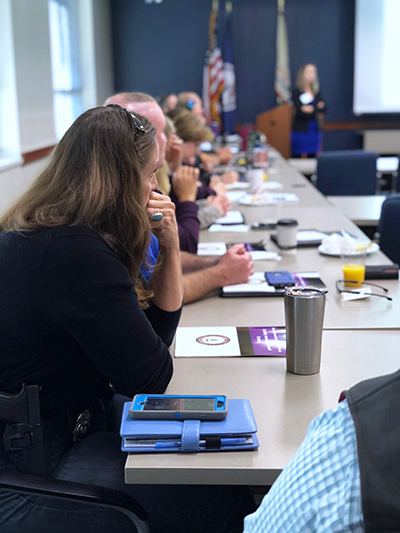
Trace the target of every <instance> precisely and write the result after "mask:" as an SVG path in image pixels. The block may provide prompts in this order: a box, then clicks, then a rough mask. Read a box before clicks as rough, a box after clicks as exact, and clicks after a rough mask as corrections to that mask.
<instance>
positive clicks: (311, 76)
mask: <svg viewBox="0 0 400 533" xmlns="http://www.w3.org/2000/svg"><path fill="white" fill-rule="evenodd" d="M292 100H293V105H294V110H295V115H294V119H293V125H292V156H293V157H313V156H315V155H316V154H318V153H319V152H321V150H322V132H321V122H322V115H321V113H325V112H326V106H325V102H324V101H323V99H322V96H321V93H320V92H319V81H318V74H317V67H316V66H315V65H313V64H312V63H307V64H305V65H303V66H302V67H300V69H299V72H298V74H297V87H296V88H295V89H294V90H293V92H292Z"/></svg>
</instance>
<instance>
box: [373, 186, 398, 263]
mask: <svg viewBox="0 0 400 533" xmlns="http://www.w3.org/2000/svg"><path fill="white" fill-rule="evenodd" d="M378 233H379V245H380V247H381V250H382V252H383V253H384V254H386V255H387V256H388V257H389V259H391V260H392V261H393V262H394V263H399V264H400V194H394V195H393V196H389V197H388V198H386V200H385V201H384V202H383V204H382V209H381V218H380V220H379V225H378Z"/></svg>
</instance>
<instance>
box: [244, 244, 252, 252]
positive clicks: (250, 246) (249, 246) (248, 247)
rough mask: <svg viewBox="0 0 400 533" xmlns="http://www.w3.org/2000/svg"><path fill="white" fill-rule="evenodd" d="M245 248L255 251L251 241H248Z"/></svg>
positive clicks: (248, 250) (247, 250)
mask: <svg viewBox="0 0 400 533" xmlns="http://www.w3.org/2000/svg"><path fill="white" fill-rule="evenodd" d="M244 249H245V250H246V252H253V251H254V246H253V244H251V242H247V243H245V245H244Z"/></svg>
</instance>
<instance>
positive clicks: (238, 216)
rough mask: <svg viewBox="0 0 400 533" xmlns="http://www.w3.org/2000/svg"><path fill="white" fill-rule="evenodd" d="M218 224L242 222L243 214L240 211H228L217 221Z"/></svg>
mask: <svg viewBox="0 0 400 533" xmlns="http://www.w3.org/2000/svg"><path fill="white" fill-rule="evenodd" d="M215 223H216V224H242V223H243V215H242V213H241V212H240V211H228V212H227V214H226V215H225V216H224V217H220V218H218V219H217V220H216V221H215Z"/></svg>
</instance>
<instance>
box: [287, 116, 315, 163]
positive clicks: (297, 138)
mask: <svg viewBox="0 0 400 533" xmlns="http://www.w3.org/2000/svg"><path fill="white" fill-rule="evenodd" d="M321 149H322V133H321V132H320V131H319V128H318V123H317V121H316V120H310V121H309V123H308V130H307V131H292V156H293V157H300V156H301V155H303V154H307V155H314V154H316V153H318V152H320V151H321Z"/></svg>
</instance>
